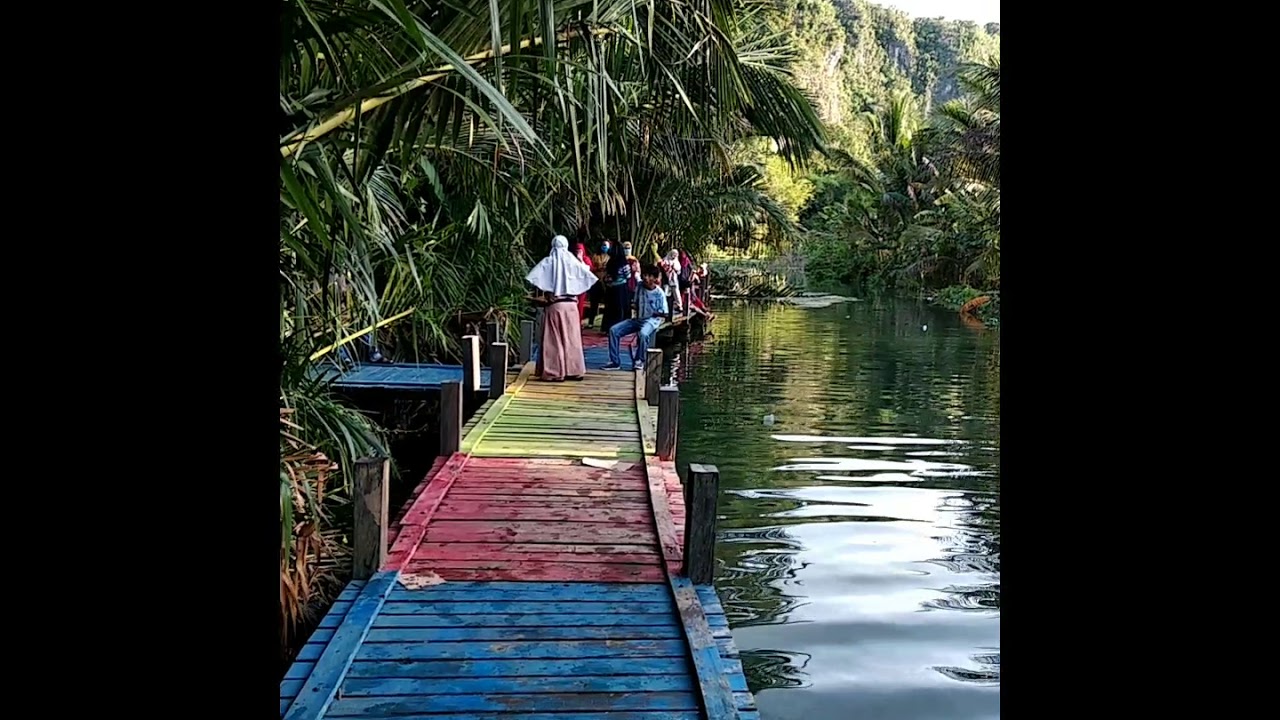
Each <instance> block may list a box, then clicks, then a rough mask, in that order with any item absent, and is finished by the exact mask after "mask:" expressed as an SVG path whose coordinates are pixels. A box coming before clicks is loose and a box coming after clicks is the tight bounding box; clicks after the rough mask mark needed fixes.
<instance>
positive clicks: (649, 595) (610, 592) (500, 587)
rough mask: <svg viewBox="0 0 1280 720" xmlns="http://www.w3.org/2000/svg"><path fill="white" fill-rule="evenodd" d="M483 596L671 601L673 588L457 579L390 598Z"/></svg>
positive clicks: (399, 590) (421, 599)
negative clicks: (467, 580)
mask: <svg viewBox="0 0 1280 720" xmlns="http://www.w3.org/2000/svg"><path fill="white" fill-rule="evenodd" d="M477 596H482V597H485V598H488V599H498V600H501V599H519V598H522V597H527V598H534V599H550V600H558V601H561V602H564V601H574V600H599V599H606V600H617V599H620V598H621V599H625V600H636V599H639V598H645V599H649V600H656V601H665V602H670V601H671V592H670V590H668V589H667V588H665V587H663V586H661V585H655V586H653V587H647V588H638V587H631V586H626V585H610V584H609V583H550V582H548V583H534V584H531V583H522V582H500V583H482V582H456V583H449V584H448V585H436V586H434V587H428V588H424V589H422V590H410V589H408V588H405V587H400V586H398V587H395V588H392V590H391V593H390V595H388V596H387V602H404V601H411V602H437V601H440V600H449V599H455V598H463V599H468V598H473V597H477Z"/></svg>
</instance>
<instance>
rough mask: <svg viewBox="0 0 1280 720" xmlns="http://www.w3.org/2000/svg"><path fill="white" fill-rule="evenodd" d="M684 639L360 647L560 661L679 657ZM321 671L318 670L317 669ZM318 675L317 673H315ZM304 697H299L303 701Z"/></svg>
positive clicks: (395, 656)
mask: <svg viewBox="0 0 1280 720" xmlns="http://www.w3.org/2000/svg"><path fill="white" fill-rule="evenodd" d="M684 652H685V644H684V642H683V641H680V640H617V641H614V640H577V641H566V642H557V643H542V642H524V641H511V642H453V643H436V644H428V645H424V644H421V643H412V642H402V643H372V644H369V643H366V644H364V645H361V646H360V647H359V649H357V650H356V657H357V658H358V659H360V660H488V659H495V658H501V657H510V658H522V659H528V660H543V659H545V660H560V659H569V658H605V657H628V658H640V657H679V656H683V655H684ZM317 672H318V671H317ZM311 677H312V678H315V677H316V672H313V673H312V674H311ZM300 700H301V698H299V701H300Z"/></svg>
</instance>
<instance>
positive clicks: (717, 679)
mask: <svg viewBox="0 0 1280 720" xmlns="http://www.w3.org/2000/svg"><path fill="white" fill-rule="evenodd" d="M668 578H669V580H670V582H671V591H672V593H673V594H674V595H675V599H676V607H678V608H679V612H680V620H681V622H682V623H683V625H684V631H685V637H686V638H687V639H688V642H689V654H690V656H691V657H692V659H693V665H694V668H695V671H696V673H697V675H698V685H699V687H700V694H701V696H702V703H703V709H704V710H705V711H706V713H707V719H708V720H736V718H737V717H738V708H737V704H736V703H735V702H734V698H733V691H732V690H730V689H729V682H728V680H727V679H726V678H725V675H724V666H723V665H722V664H721V661H720V649H719V648H718V647H717V646H716V640H715V638H714V637H712V635H711V628H710V627H709V626H708V625H707V619H706V616H705V615H704V614H703V610H702V603H701V602H699V598H698V593H697V591H696V590H694V587H693V583H692V582H690V581H689V578H687V577H681V576H679V575H669V576H668Z"/></svg>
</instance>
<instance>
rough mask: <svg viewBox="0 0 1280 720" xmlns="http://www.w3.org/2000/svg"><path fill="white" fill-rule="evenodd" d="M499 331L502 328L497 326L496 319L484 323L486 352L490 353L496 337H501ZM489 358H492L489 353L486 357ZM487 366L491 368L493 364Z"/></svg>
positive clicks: (496, 340) (496, 339)
mask: <svg viewBox="0 0 1280 720" xmlns="http://www.w3.org/2000/svg"><path fill="white" fill-rule="evenodd" d="M501 332H502V328H501V327H499V326H498V321H497V320H490V321H489V322H487V323H485V326H484V349H485V352H486V353H492V348H493V344H494V343H496V342H498V339H499V338H500V337H502V334H501ZM490 358H492V355H491V354H490V355H489V357H487V358H486V359H490ZM489 367H491V368H492V367H493V365H490V366H489Z"/></svg>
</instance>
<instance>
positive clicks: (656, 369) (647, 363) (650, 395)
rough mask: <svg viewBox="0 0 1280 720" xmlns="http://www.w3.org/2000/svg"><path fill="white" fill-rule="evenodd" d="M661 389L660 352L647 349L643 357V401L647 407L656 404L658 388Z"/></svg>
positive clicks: (656, 349) (654, 349) (655, 349)
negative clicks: (646, 403) (647, 404)
mask: <svg viewBox="0 0 1280 720" xmlns="http://www.w3.org/2000/svg"><path fill="white" fill-rule="evenodd" d="M660 387H662V351H661V350H659V349H658V348H649V350H648V351H647V352H645V357H644V399H645V400H646V401H647V402H648V403H649V407H654V406H656V405H657V404H658V388H660Z"/></svg>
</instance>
